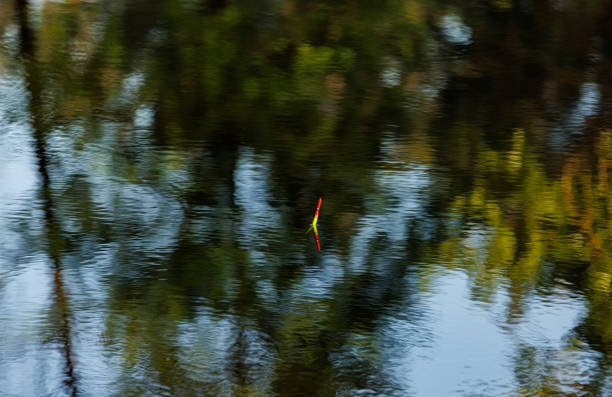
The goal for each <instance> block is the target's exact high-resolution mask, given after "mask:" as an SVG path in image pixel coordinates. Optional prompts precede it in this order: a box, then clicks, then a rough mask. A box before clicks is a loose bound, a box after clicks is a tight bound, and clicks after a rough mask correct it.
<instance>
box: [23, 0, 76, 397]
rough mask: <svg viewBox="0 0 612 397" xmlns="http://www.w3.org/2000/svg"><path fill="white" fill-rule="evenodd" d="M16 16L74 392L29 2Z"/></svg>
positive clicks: (59, 328) (58, 314)
mask: <svg viewBox="0 0 612 397" xmlns="http://www.w3.org/2000/svg"><path fill="white" fill-rule="evenodd" d="M16 2H17V7H16V9H17V18H18V23H19V33H20V36H19V37H20V52H21V56H22V60H23V62H24V66H25V79H26V84H27V87H28V90H29V93H30V101H29V107H30V112H31V119H30V122H31V125H32V129H33V135H34V144H35V153H36V160H37V163H38V171H39V173H40V178H41V195H42V208H43V212H44V218H45V241H46V242H47V249H48V254H49V257H50V258H51V262H52V264H53V269H52V270H53V297H54V302H53V306H54V309H53V312H54V314H55V316H54V321H55V322H56V323H55V324H54V328H55V329H54V332H55V333H56V335H55V337H57V338H58V339H59V343H60V345H61V348H62V350H63V358H64V365H65V368H64V371H63V372H64V376H65V379H64V384H65V386H66V388H67V390H68V393H69V394H70V395H71V396H76V395H78V389H77V385H76V377H75V374H74V361H73V351H72V350H73V349H72V340H71V327H70V302H69V296H68V294H67V293H66V286H65V285H64V279H63V276H62V265H61V247H62V245H63V241H62V237H61V231H60V226H59V225H58V222H57V220H56V219H55V215H54V213H53V211H54V209H53V198H52V195H51V180H50V177H49V166H48V154H47V151H46V147H45V135H46V133H47V131H48V130H49V128H48V127H49V126H48V125H47V123H46V120H45V119H44V117H43V115H42V95H41V94H42V88H41V83H40V74H39V70H38V67H37V64H36V59H35V58H36V56H35V38H34V32H33V31H32V28H31V27H30V24H29V21H28V2H27V1H26V0H16Z"/></svg>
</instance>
